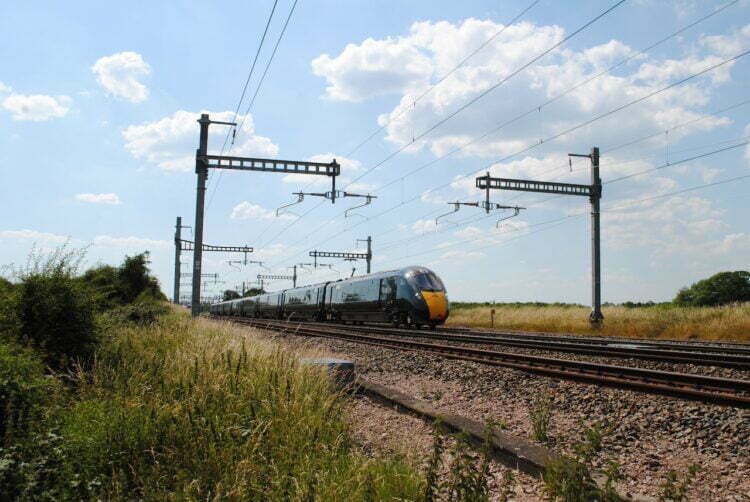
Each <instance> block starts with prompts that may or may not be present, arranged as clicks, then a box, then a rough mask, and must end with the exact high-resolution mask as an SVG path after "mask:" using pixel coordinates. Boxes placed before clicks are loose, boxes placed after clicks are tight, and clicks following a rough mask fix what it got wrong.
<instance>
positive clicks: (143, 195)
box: [0, 0, 750, 304]
mask: <svg viewBox="0 0 750 502" xmlns="http://www.w3.org/2000/svg"><path fill="white" fill-rule="evenodd" d="M274 5H275V8H274ZM272 9H273V16H271V18H270V23H268V30H267V34H266V36H265V39H264V40H263V44H262V46H260V51H259V52H258V48H259V45H260V42H261V38H262V36H263V33H264V29H265V27H266V24H267V22H268V19H269V14H270V13H271V11H272ZM290 13H291V15H290ZM287 19H288V22H287ZM285 24H286V29H285V30H284V26H285ZM0 31H1V32H2V33H3V43H2V44H0V60H2V61H3V65H2V69H0V165H2V166H3V167H2V172H3V178H4V183H2V186H0V199H1V200H2V201H3V205H4V206H5V211H4V217H3V218H2V219H1V220H0V244H2V255H1V256H2V260H0V263H2V264H4V265H10V264H16V265H22V264H23V263H25V261H26V259H27V257H28V256H29V254H30V252H31V251H32V249H36V250H37V252H40V253H46V252H50V251H51V250H53V249H55V248H56V247H59V246H61V245H65V244H66V243H67V245H68V246H70V247H73V248H85V249H86V260H85V266H93V265H96V264H99V263H107V264H118V263H120V262H121V261H122V259H123V257H124V256H125V255H126V254H129V255H133V254H136V253H139V252H142V251H145V250H148V251H149V252H150V253H151V260H152V264H151V266H152V269H153V271H154V273H155V274H156V276H157V277H158V278H159V280H160V283H161V285H162V288H163V290H164V291H165V293H166V294H167V295H169V296H171V294H172V290H173V273H174V241H173V238H174V226H175V218H176V217H177V216H181V217H182V218H183V224H184V225H186V226H190V227H192V226H193V220H194V218H195V191H196V189H195V185H196V175H195V170H194V167H195V150H196V148H197V146H198V132H199V129H198V124H197V122H196V121H197V119H198V118H199V115H200V113H209V115H210V117H211V118H212V119H213V120H220V121H234V122H237V123H238V126H237V128H236V132H234V134H233V136H234V140H233V141H232V134H231V132H232V128H230V127H227V126H223V125H212V126H211V127H210V130H209V152H210V153H214V154H219V153H221V152H222V151H223V152H224V154H225V155H234V156H246V157H262V158H280V159H291V160H305V161H318V162H330V161H331V160H332V159H334V158H335V159H336V160H337V161H338V162H339V163H340V164H341V175H340V177H339V179H338V180H337V189H339V190H345V191H347V192H350V193H356V194H361V195H365V194H370V195H373V196H375V197H376V198H373V199H372V203H371V204H369V205H366V206H364V207H360V208H357V209H355V210H353V211H349V212H346V210H347V209H349V208H351V207H353V206H356V205H359V204H362V203H363V202H364V199H360V198H343V199H342V198H339V199H338V200H337V201H336V203H335V205H334V204H331V202H330V201H329V200H326V199H324V198H321V197H315V196H307V197H305V198H304V200H303V201H302V202H300V203H299V204H295V205H293V206H289V207H287V208H285V209H283V210H281V211H280V212H279V214H278V215H277V211H276V210H277V208H279V207H280V206H282V205H285V204H288V203H291V202H293V201H296V200H297V197H296V196H295V195H293V193H294V192H298V191H300V190H302V191H305V192H326V191H330V190H331V186H330V179H329V178H327V177H322V176H320V177H318V176H305V175H289V174H280V173H259V172H237V171H228V170H222V171H220V170H212V171H211V172H210V174H209V180H208V189H207V196H206V213H205V214H206V217H205V218H206V220H205V232H204V242H205V243H207V244H214V245H248V246H252V247H253V248H254V252H253V253H252V254H250V255H248V256H247V259H248V260H254V261H262V262H263V265H262V266H261V265H258V264H250V263H248V264H238V263H228V262H229V261H232V260H243V256H242V255H237V254H225V253H208V252H207V253H204V255H203V259H204V262H203V272H204V273H210V274H218V280H213V279H207V281H208V282H210V284H206V285H205V292H206V295H209V296H210V295H216V294H219V293H220V292H221V291H223V290H224V289H234V288H236V287H238V286H240V285H241V284H242V283H243V281H244V282H245V284H246V286H247V287H250V286H251V282H252V281H255V280H256V277H257V274H259V273H263V274H278V275H286V274H289V273H290V272H291V271H290V269H289V267H291V266H293V265H295V264H300V263H309V262H312V259H311V258H310V257H309V251H310V250H320V251H356V252H363V251H364V249H363V246H362V243H357V239H364V238H366V237H367V236H372V239H373V254H374V258H373V264H372V266H373V270H374V271H380V270H389V269H395V268H398V267H402V266H407V265H423V266H427V267H429V268H431V269H433V270H434V271H435V272H436V273H437V274H438V275H439V276H440V277H442V279H443V281H444V282H445V284H446V287H447V290H448V294H449V297H450V298H451V299H452V300H454V301H455V300H471V301H499V302H501V301H561V302H578V303H583V304H587V303H589V302H590V294H591V293H590V291H591V285H590V284H591V277H590V274H591V267H590V260H591V234H590V221H589V220H590V217H589V213H590V205H589V201H588V200H587V199H586V198H584V197H577V196H558V197H554V196H550V195H546V194H537V193H523V192H509V191H501V190H493V191H492V192H491V194H490V196H491V200H492V202H495V203H499V204H501V205H506V206H518V207H523V208H524V209H522V210H519V214H518V215H517V216H514V213H515V211H513V210H495V211H491V212H490V213H489V214H487V213H485V212H484V211H483V210H482V209H480V208H477V207H472V206H461V207H460V209H459V210H458V211H457V212H453V209H454V206H452V205H451V204H450V202H456V201H460V202H477V201H480V200H483V199H484V197H485V193H484V192H483V191H481V190H479V189H477V188H476V187H475V178H476V176H479V175H484V174H485V173H487V172H489V173H490V174H491V175H492V176H495V177H506V178H519V179H533V180H543V181H558V182H563V183H581V184H588V183H590V182H591V181H590V163H589V160H588V159H586V158H573V159H570V160H569V158H568V156H567V154H568V153H581V154H587V153H589V152H590V150H591V148H592V147H594V146H596V147H599V148H600V150H601V163H600V164H601V169H600V170H601V177H602V182H603V191H602V200H601V206H602V213H601V228H602V251H601V253H602V295H603V301H609V302H623V301H628V300H632V301H646V300H657V301H661V300H669V299H671V298H672V297H673V296H674V295H675V293H676V292H677V291H678V290H679V288H681V287H683V286H686V285H689V284H691V283H693V282H695V281H697V280H699V279H702V278H705V277H707V276H710V275H712V274H714V273H717V272H720V271H725V270H748V269H750V263H748V257H750V218H748V209H750V197H748V195H750V147H749V146H748V145H747V142H748V139H750V92H748V86H747V82H748V81H750V55H746V51H748V50H749V49H750V1H748V0H737V1H731V0H730V1H722V2H714V1H698V0H666V1H662V0H626V1H624V2H618V1H617V0H606V1H593V0H591V1H586V0H576V1H575V2H557V1H552V0H538V1H533V0H518V1H515V0H495V1H479V0H476V1H473V0H469V1H464V2H447V1H437V2H435V1H420V0H413V1H409V2H403V1H401V2H398V1H387V0H383V1H378V2H373V1H369V2H368V1H360V0H350V1H347V2H341V1H334V0H317V1H315V2H312V1H310V0H297V2H294V0H278V2H277V3H276V4H274V2H273V1H272V0H262V1H226V2H221V3H215V2H198V1H192V2H190V1H171V2H146V1H132V2H119V3H117V2H115V3H112V2H93V1H91V2H88V1H77V2H66V3H65V4H64V5H63V4H62V3H60V2H52V1H47V2H45V1H40V2H20V1H13V0H11V1H8V2H2V4H1V5H0ZM282 31H283V36H281V37H280V35H281V34H282ZM277 43H278V45H277ZM274 47H276V51H275V53H274ZM256 53H257V54H258V58H257V61H256V64H255V67H254V68H253V71H252V73H250V70H251V67H252V65H253V61H254V58H255V56H256ZM272 55H273V57H272ZM269 62H270V64H269ZM249 74H250V79H249V81H248V85H247V89H246V92H245V95H244V97H243V99H242V101H240V99H241V95H242V93H243V88H244V86H245V82H246V80H247V79H248V75H249ZM264 75H265V76H264ZM253 97H254V99H253ZM345 213H346V215H345ZM446 213H450V214H446ZM441 215H445V216H442V217H441V218H439V220H438V221H437V223H436V221H435V219H436V217H438V216H441ZM183 238H185V239H192V238H193V236H192V228H185V229H183ZM191 256H192V255H191V254H190V253H183V258H182V259H183V261H184V263H183V264H182V270H183V272H184V273H188V272H190V270H191V268H192V265H191V263H190V259H191ZM320 261H321V262H322V263H326V264H327V265H329V266H328V267H320V268H318V269H312V268H311V267H310V266H308V265H301V266H299V268H298V269H299V281H300V284H307V283H312V282H318V281H322V280H335V279H337V278H340V277H347V276H350V275H351V274H352V268H356V271H355V272H354V273H356V274H360V273H364V270H365V264H364V262H348V261H342V260H339V259H326V260H323V259H321V260H320ZM5 270H6V274H7V273H8V272H7V271H8V270H10V269H5ZM183 282H184V283H187V282H189V278H185V279H183ZM289 286H290V282H289V281H284V280H278V281H273V282H270V284H268V286H267V289H271V290H274V289H282V288H286V287H289ZM188 290H189V287H188V286H183V287H182V288H181V291H182V294H186V293H187V292H188Z"/></svg>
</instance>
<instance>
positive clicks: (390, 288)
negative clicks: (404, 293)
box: [380, 277, 398, 322]
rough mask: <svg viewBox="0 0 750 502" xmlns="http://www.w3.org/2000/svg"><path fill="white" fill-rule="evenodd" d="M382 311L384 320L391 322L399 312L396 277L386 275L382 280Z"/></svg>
mask: <svg viewBox="0 0 750 502" xmlns="http://www.w3.org/2000/svg"><path fill="white" fill-rule="evenodd" d="M380 312H382V319H381V320H382V321H386V322H390V321H392V320H393V317H394V315H397V314H398V308H397V305H396V279H395V278H394V277H385V278H383V279H381V280H380Z"/></svg>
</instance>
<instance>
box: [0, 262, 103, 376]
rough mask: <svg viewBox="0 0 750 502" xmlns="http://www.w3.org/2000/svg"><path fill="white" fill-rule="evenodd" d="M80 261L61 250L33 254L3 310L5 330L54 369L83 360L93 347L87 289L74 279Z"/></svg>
mask: <svg viewBox="0 0 750 502" xmlns="http://www.w3.org/2000/svg"><path fill="white" fill-rule="evenodd" d="M81 257H82V254H81V253H80V252H77V251H68V250H67V249H65V247H62V248H60V249H58V250H57V251H55V252H54V253H52V254H51V255H49V256H46V257H45V256H43V255H41V254H38V253H32V256H31V259H30V260H29V264H28V265H27V267H26V269H25V270H22V271H20V272H18V276H19V279H20V283H19V284H18V285H16V286H15V287H14V288H13V292H12V294H11V295H10V297H9V298H8V305H7V306H6V309H7V312H6V316H5V317H6V322H4V324H6V325H12V329H10V328H9V329H8V330H7V332H9V333H10V335H11V336H12V337H14V338H16V339H17V341H18V342H20V343H21V344H23V345H30V346H32V347H34V348H35V349H37V350H39V351H40V353H41V354H42V356H43V358H44V360H45V362H46V363H47V364H48V365H50V366H52V367H53V368H55V369H64V368H67V367H69V365H70V363H72V362H73V361H74V360H76V359H81V360H85V359H87V358H88V357H89V356H91V354H92V352H93V350H94V348H95V346H96V340H97V338H96V329H95V323H94V313H95V305H94V303H93V301H92V296H91V291H90V290H89V288H87V287H86V286H85V285H84V284H83V283H82V282H81V281H80V280H78V279H77V278H76V276H75V274H76V270H77V267H78V263H79V262H80V259H81ZM7 317H12V319H10V320H8V319H7Z"/></svg>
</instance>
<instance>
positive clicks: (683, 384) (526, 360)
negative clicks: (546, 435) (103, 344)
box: [229, 318, 750, 408]
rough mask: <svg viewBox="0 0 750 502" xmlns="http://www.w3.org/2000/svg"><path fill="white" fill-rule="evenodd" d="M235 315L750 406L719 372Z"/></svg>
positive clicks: (293, 329) (746, 387)
mask: <svg viewBox="0 0 750 502" xmlns="http://www.w3.org/2000/svg"><path fill="white" fill-rule="evenodd" d="M229 320H230V321H231V322H235V323H239V324H246V325H250V326H254V327H257V328H261V329H268V330H272V331H277V332H282V333H290V334H298V335H304V336H315V337H324V338H334V339H341V340H347V341H353V342H356V343H364V344H368V345H375V346H380V347H386V348H391V349H395V350H409V351H415V352H420V353H428V354H433V355H438V356H441V357H445V358H448V359H457V360H462V361H471V362H476V363H480V364H488V365H492V366H501V367H506V368H513V369H517V370H521V371H525V372H529V373H537V374H542V375H546V376H551V377H556V378H562V379H567V380H575V381H582V382H587V383H593V384H596V385H603V386H608V387H617V388H625V389H630V390H637V391H640V392H646V393H651V394H661V395H667V396H671V397H678V398H681V399H689V400H696V401H702V402H707V403H713V404H720V405H727V406H734V407H740V408H750V380H738V379H729V378H717V377H709V376H703V375H694V374H689V373H676V372H670V371H660V370H650V369H643V368H631V367H627V366H615V365H611V364H599V363H591V362H584V361H571V360H565V359H555V358H549V357H540V356H532V355H526V354H514V353H510V352H500V351H490V350H484V349H476V348H469V347H460V346H453V345H439V344H433V343H424V342H417V341H412V340H404V339H399V338H390V337H382V336H369V335H362V334H353V333H351V332H347V331H344V330H342V329H338V328H333V327H330V326H326V327H307V326H306V325H304V324H301V323H296V322H286V321H276V320H268V319H243V318H231V319H229ZM347 328H348V327H347Z"/></svg>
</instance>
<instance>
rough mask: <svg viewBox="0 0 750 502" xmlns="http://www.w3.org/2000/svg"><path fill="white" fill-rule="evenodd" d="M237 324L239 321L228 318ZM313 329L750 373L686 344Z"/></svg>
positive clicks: (725, 357) (738, 358)
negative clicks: (706, 367)
mask: <svg viewBox="0 0 750 502" xmlns="http://www.w3.org/2000/svg"><path fill="white" fill-rule="evenodd" d="M224 319H227V320H236V319H237V318H236V317H225V318H224ZM304 325H305V326H311V327H334V328H339V329H345V330H348V331H351V332H357V333H378V334H383V335H390V336H405V337H409V338H424V339H429V340H440V341H446V342H457V343H464V344H479V345H498V346H505V347H516V348H524V349H537V350H546V351H552V352H563V353H571V354H580V355H588V356H601V357H619V358H633V359H643V360H650V361H659V362H668V363H681V364H695V365H700V366H720V367H724V368H735V369H740V370H748V371H750V353H749V354H746V353H745V352H743V351H736V350H735V349H734V348H733V347H726V348H722V347H718V346H713V345H712V346H709V347H704V346H699V345H685V344H669V343H668V342H666V343H663V344H653V343H648V342H645V343H641V342H639V341H637V340H630V339H618V340H613V341H610V340H593V341H592V339H591V338H584V339H575V338H574V337H569V336H566V337H563V338H560V337H558V336H556V335H535V334H532V335H529V336H526V335H525V334H524V335H521V334H510V333H500V332H490V333H487V332H482V331H466V330H460V331H459V330H451V329H446V328H442V329H439V330H436V331H428V330H412V329H399V328H391V327H386V326H382V325H367V326H358V325H341V324H329V323H304Z"/></svg>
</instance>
